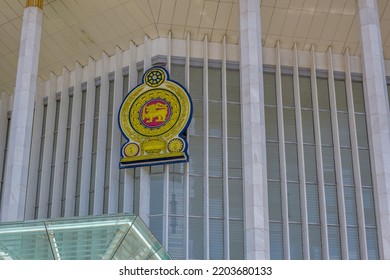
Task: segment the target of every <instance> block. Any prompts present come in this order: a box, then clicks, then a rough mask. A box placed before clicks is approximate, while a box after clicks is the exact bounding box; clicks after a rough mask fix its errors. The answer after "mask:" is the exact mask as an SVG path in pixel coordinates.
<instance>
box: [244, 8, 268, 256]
mask: <svg viewBox="0 0 390 280" xmlns="http://www.w3.org/2000/svg"><path fill="white" fill-rule="evenodd" d="M239 9H240V68H241V71H240V75H241V112H242V116H241V117H242V140H243V162H244V166H243V168H244V178H243V179H244V214H245V216H244V217H245V250H246V258H247V259H269V225H268V194H267V170H266V149H265V143H266V142H265V123H264V88H263V65H262V46H261V25H260V23H261V21H260V1H258V0H241V1H240V8H239Z"/></svg>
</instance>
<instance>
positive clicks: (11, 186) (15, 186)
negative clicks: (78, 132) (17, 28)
mask: <svg viewBox="0 0 390 280" xmlns="http://www.w3.org/2000/svg"><path fill="white" fill-rule="evenodd" d="M42 8H43V0H41V1H27V7H26V8H25V9H24V14H23V24H22V34H21V39H20V50H19V60H18V70H17V74H16V87H15V96H14V103H13V107H12V119H11V131H10V133H11V134H10V146H9V150H8V152H9V153H8V160H7V163H6V165H7V169H6V177H5V184H4V187H5V189H4V193H3V201H2V203H1V205H2V211H1V220H2V221H15V220H23V219H24V208H25V200H26V191H27V179H28V178H27V177H28V167H29V156H30V150H31V135H32V127H33V114H34V100H35V96H36V92H37V77H38V62H39V49H40V42H41V33H42V16H43V12H42Z"/></svg>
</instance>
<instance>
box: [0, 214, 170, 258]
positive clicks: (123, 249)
mask: <svg viewBox="0 0 390 280" xmlns="http://www.w3.org/2000/svg"><path fill="white" fill-rule="evenodd" d="M2 259H3V260H7V259H9V260H12V259H15V260H161V259H164V260H169V259H171V258H170V256H169V255H168V253H167V252H166V250H165V249H164V248H163V247H162V245H161V244H160V243H159V242H158V240H157V239H156V238H155V237H154V236H153V234H152V233H151V232H150V230H149V229H148V228H147V227H146V225H145V224H144V223H143V221H142V220H141V219H140V218H139V217H138V216H135V215H126V214H124V215H107V216H88V217H77V218H71V219H62V218H61V219H51V220H42V221H24V222H12V223H0V260H2Z"/></svg>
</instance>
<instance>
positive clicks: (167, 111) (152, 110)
mask: <svg viewBox="0 0 390 280" xmlns="http://www.w3.org/2000/svg"><path fill="white" fill-rule="evenodd" d="M142 81H143V83H142V84H140V85H138V86H137V87H135V88H134V89H133V90H131V91H130V93H129V94H128V95H127V97H126V98H125V100H124V101H123V102H122V105H121V107H120V109H119V115H118V120H119V126H120V128H121V131H122V134H123V135H124V136H125V138H126V140H127V141H126V143H125V144H124V145H123V146H122V151H121V154H122V159H121V161H120V167H121V168H126V167H136V166H144V165H153V164H165V163H173V162H183V161H188V153H187V150H188V147H187V146H188V144H187V141H186V139H185V137H184V136H183V134H184V132H185V131H186V129H187V127H188V125H189V123H190V121H191V116H192V102H191V98H190V96H189V94H188V92H187V91H186V90H185V88H184V87H183V86H181V85H180V84H179V83H177V82H175V81H172V80H170V79H169V75H168V72H167V71H166V70H165V69H164V68H162V67H153V68H151V69H149V70H148V71H146V73H145V74H144V76H143V79H142Z"/></svg>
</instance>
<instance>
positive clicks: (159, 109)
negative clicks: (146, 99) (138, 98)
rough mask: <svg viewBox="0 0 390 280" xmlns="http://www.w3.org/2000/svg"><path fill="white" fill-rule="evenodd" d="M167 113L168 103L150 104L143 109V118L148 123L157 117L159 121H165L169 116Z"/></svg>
mask: <svg viewBox="0 0 390 280" xmlns="http://www.w3.org/2000/svg"><path fill="white" fill-rule="evenodd" d="M167 113H168V107H167V105H165V104H161V103H155V104H150V105H148V106H145V108H144V109H143V110H142V119H143V120H144V122H146V123H150V122H152V121H153V120H154V119H155V118H157V121H158V122H164V121H165V120H166V118H167Z"/></svg>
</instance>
